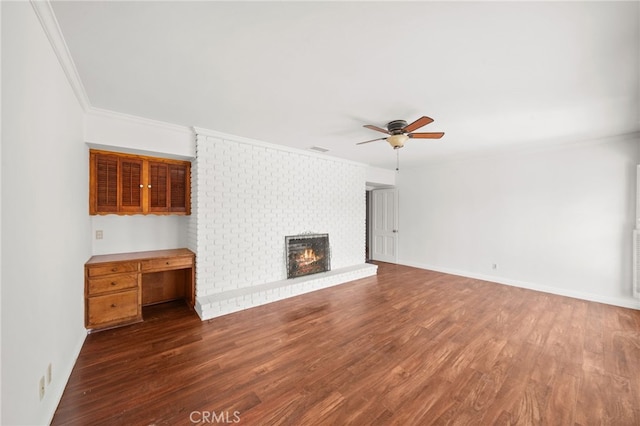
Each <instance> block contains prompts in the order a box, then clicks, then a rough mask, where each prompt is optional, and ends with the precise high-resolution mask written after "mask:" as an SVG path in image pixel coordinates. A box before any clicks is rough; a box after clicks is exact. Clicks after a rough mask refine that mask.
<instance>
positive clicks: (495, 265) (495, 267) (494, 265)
mask: <svg viewBox="0 0 640 426" xmlns="http://www.w3.org/2000/svg"><path fill="white" fill-rule="evenodd" d="M491 269H493V270H494V271H495V270H496V269H498V264H497V263H494V264H492V265H491Z"/></svg>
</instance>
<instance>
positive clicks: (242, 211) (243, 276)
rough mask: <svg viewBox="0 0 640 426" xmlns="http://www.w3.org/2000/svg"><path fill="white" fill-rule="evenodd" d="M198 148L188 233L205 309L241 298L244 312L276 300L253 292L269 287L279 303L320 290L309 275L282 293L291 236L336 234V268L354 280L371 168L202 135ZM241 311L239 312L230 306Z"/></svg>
mask: <svg viewBox="0 0 640 426" xmlns="http://www.w3.org/2000/svg"><path fill="white" fill-rule="evenodd" d="M196 151H197V153H196V160H195V161H194V164H193V168H192V182H193V188H192V189H193V190H192V203H193V204H192V215H191V218H190V223H189V237H188V238H189V246H190V248H191V249H192V250H193V251H195V252H196V254H197V266H196V277H197V278H196V279H197V282H196V292H197V297H198V300H199V306H200V307H201V311H205V310H206V309H207V306H209V305H211V304H212V303H213V304H214V305H215V304H217V305H220V306H222V305H224V306H227V305H229V303H231V302H229V300H227V299H229V298H236V297H241V300H244V301H245V302H244V303H236V306H235V307H237V308H239V309H240V308H246V307H250V306H255V305H257V304H261V303H266V302H268V301H270V300H266V299H264V298H262V299H260V300H259V301H256V298H255V297H254V298H253V299H252V297H251V295H252V293H256V292H258V289H262V290H264V289H265V285H266V286H267V287H270V291H272V293H274V292H275V293H277V294H280V293H282V297H280V296H278V297H275V298H274V300H275V299H278V298H283V297H287V296H289V295H294V294H299V293H301V292H304V291H303V289H307V290H306V291H311V290H314V289H317V287H318V285H317V283H316V284H313V283H309V282H308V280H305V284H304V285H303V284H300V289H299V290H300V291H297V290H296V289H291V291H280V290H278V288H280V287H290V286H291V283H289V282H285V281H283V280H285V279H286V276H287V274H286V264H285V236H287V235H297V234H300V233H304V232H315V233H328V234H329V240H330V244H331V253H332V257H331V269H332V270H334V271H341V270H343V269H344V268H346V269H344V270H345V271H350V274H351V276H350V278H353V273H354V272H353V268H352V267H354V266H357V265H364V262H365V215H366V210H365V207H366V206H365V190H366V189H365V166H364V165H359V164H357V163H351V162H345V161H341V160H338V159H335V160H332V159H328V158H324V157H320V156H316V155H315V154H312V153H309V154H306V153H304V152H295V151H291V150H286V149H279V148H277V147H275V146H269V145H266V144H265V145H259V144H252V143H246V142H237V141H233V140H225V139H221V138H216V137H212V136H202V135H198V137H197V142H196ZM356 270H357V268H356ZM367 271H368V272H367V273H365V274H364V275H367V274H369V275H370V273H369V272H370V271H371V269H370V268H368V269H367ZM358 273H359V272H356V273H355V274H356V275H358ZM374 273H375V271H374ZM356 278H357V277H356ZM322 279H325V281H326V277H324V278H322V277H318V278H317V279H316V280H320V281H321V280H322ZM334 281H336V280H335V279H334V280H333V281H332V280H329V281H326V282H327V283H328V284H327V285H335V284H336V283H337V282H334ZM337 281H340V279H337ZM270 283H281V284H275V285H271V284H270ZM320 287H322V285H321V286H320ZM252 289H255V292H254V291H253V290H252ZM265 291H266V290H265ZM254 296H255V295H254ZM236 302H237V301H236ZM231 304H233V303H231ZM209 307H210V306H209ZM233 310H238V309H227V310H226V311H224V310H223V311H224V312H228V311H233ZM200 313H201V316H204V317H210V316H215V313H209V314H208V315H207V314H206V313H203V312H200ZM218 313H219V312H218Z"/></svg>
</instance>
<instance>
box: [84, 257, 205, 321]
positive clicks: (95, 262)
mask: <svg viewBox="0 0 640 426" xmlns="http://www.w3.org/2000/svg"><path fill="white" fill-rule="evenodd" d="M84 291H85V327H86V328H87V329H89V330H90V331H95V330H104V329H108V328H114V327H119V326H123V325H129V324H133V323H136V322H140V321H142V320H143V318H142V306H145V305H152V304H156V303H162V302H168V301H170V300H178V299H184V300H185V301H186V302H187V304H188V305H189V306H190V307H191V308H192V309H193V306H194V304H195V254H194V253H193V252H191V251H190V250H188V249H171V250H155V251H147V252H136V253H118V254H108V255H100V256H93V257H92V258H91V259H89V260H88V261H87V263H85V290H84Z"/></svg>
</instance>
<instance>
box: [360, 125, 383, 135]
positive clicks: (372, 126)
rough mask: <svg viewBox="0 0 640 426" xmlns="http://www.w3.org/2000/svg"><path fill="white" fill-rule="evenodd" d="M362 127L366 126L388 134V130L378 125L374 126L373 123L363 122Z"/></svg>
mask: <svg viewBox="0 0 640 426" xmlns="http://www.w3.org/2000/svg"><path fill="white" fill-rule="evenodd" d="M362 127H366V128H367V129H371V130H376V131H378V132H382V133H386V134H389V132H388V131H387V130H385V129H383V128H381V127H378V126H374V125H373V124H365V125H364V126H362Z"/></svg>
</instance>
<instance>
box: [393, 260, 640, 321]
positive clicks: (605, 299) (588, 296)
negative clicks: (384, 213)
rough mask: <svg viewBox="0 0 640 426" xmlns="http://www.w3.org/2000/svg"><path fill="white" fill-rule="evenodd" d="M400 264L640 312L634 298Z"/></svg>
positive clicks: (418, 265) (428, 266) (419, 264)
mask: <svg viewBox="0 0 640 426" xmlns="http://www.w3.org/2000/svg"><path fill="white" fill-rule="evenodd" d="M398 264H399V265H405V266H411V267H413V268H419V269H427V270H430V271H436V272H442V273H445V274H451V275H458V276H461V277H467V278H473V279H477V280H483V281H489V282H493V283H496V284H502V285H509V286H512V287H520V288H526V289H529V290H535V291H540V292H543V293H550V294H555V295H558V296H566V297H572V298H574V299H581V300H587V301H590V302H598V303H604V304H606V305H613V306H619V307H622V308H630V309H636V310H640V300H637V299H634V298H633V297H629V298H625V297H613V296H603V295H599V294H593V293H587V292H582V291H576V290H568V289H563V288H559V287H553V286H548V285H544V284H538V283H532V282H528V281H521V280H514V279H508V278H504V277H499V276H495V275H486V274H477V273H473V272H469V271H462V270H459V269H452V268H442V267H438V266H434V265H428V264H424V263H418V262H398Z"/></svg>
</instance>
